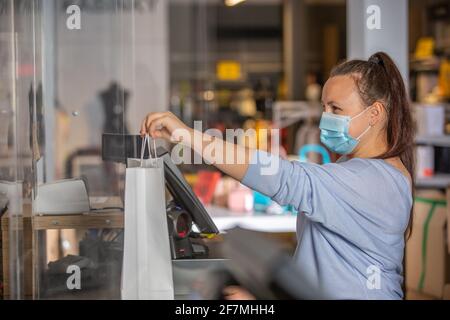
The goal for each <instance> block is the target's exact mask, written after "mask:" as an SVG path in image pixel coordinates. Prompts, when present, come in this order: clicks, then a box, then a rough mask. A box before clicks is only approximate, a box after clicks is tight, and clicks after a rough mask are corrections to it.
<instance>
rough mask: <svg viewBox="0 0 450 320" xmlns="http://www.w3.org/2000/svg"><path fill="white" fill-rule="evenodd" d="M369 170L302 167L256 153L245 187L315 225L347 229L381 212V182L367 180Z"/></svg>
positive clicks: (337, 166) (355, 165) (358, 165)
mask: <svg viewBox="0 0 450 320" xmlns="http://www.w3.org/2000/svg"><path fill="white" fill-rule="evenodd" d="M367 167H368V166H367V164H363V163H358V162H355V163H353V164H352V166H348V165H342V164H326V165H317V164H309V163H300V162H298V161H287V160H283V159H281V158H280V157H278V156H274V155H270V154H268V153H266V152H263V151H255V152H254V153H253V154H252V158H251V164H250V166H249V168H248V170H247V172H246V175H245V177H244V179H243V181H242V183H243V184H244V185H246V186H248V187H250V188H252V189H253V190H256V191H258V192H260V193H262V194H265V195H267V196H269V197H271V198H272V199H273V200H274V201H275V202H277V203H279V204H280V205H288V204H289V205H292V206H293V207H294V208H295V209H296V210H298V211H299V212H300V213H303V214H304V215H306V216H307V217H309V218H310V219H311V220H313V221H316V222H320V223H322V224H325V225H328V226H335V227H340V228H346V225H345V224H346V223H348V222H350V221H351V222H352V223H355V222H357V223H358V224H359V223H363V224H364V220H366V221H367V219H370V215H371V213H373V212H377V211H378V210H379V209H377V205H379V203H380V202H379V201H381V198H379V197H380V193H374V192H373V190H374V188H372V187H371V184H374V185H376V184H377V183H379V182H380V181H377V180H376V179H377V177H376V175H375V177H371V176H369V177H368V176H367V175H368V174H369V173H368V172H367V170H366V169H367ZM369 175H370V174H369ZM378 179H379V178H378ZM396 196H398V193H397V194H395V193H394V194H393V195H392V197H393V199H395V197H396ZM381 197H382V196H381ZM382 200H383V203H384V201H385V200H386V199H382ZM373 222H375V221H373Z"/></svg>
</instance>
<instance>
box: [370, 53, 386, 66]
mask: <svg viewBox="0 0 450 320" xmlns="http://www.w3.org/2000/svg"><path fill="white" fill-rule="evenodd" d="M368 62H369V63H373V64H376V65H379V66H381V67H383V66H384V63H383V59H381V57H380V56H379V55H378V54H374V55H372V56H371V57H370V58H369V60H368Z"/></svg>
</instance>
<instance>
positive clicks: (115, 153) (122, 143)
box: [102, 134, 219, 234]
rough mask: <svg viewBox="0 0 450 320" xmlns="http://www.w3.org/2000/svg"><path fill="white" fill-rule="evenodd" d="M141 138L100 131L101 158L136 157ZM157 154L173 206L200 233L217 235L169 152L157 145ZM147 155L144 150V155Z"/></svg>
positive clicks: (139, 148) (215, 228)
mask: <svg viewBox="0 0 450 320" xmlns="http://www.w3.org/2000/svg"><path fill="white" fill-rule="evenodd" d="M141 145H142V138H141V137H140V136H137V135H119V134H104V135H103V137H102V157H103V160H105V161H114V162H121V163H127V159H128V158H139V157H140V150H141ZM156 152H157V155H158V157H160V158H162V159H163V161H164V175H165V179H166V186H167V189H168V190H169V191H170V193H171V195H172V197H173V198H174V200H175V202H176V204H177V205H179V206H180V207H182V208H183V209H184V210H185V211H187V212H188V213H189V214H190V215H191V218H192V221H193V222H194V223H195V225H196V226H197V228H198V230H199V232H200V233H203V234H218V233H219V229H218V228H217V226H216V225H215V224H214V221H213V220H212V219H211V217H210V216H209V214H208V212H207V211H206V209H205V207H204V206H203V204H202V203H201V202H200V200H199V199H198V198H197V196H196V195H195V193H194V192H193V191H192V188H191V187H190V185H189V184H188V183H187V181H186V179H185V178H184V176H183V174H182V173H181V171H180V170H179V169H178V167H177V166H176V165H175V164H174V163H173V161H172V159H171V157H170V154H169V152H168V151H167V150H166V149H165V148H163V147H158V148H157V151H156ZM144 157H145V158H147V157H148V151H146V154H145V155H144Z"/></svg>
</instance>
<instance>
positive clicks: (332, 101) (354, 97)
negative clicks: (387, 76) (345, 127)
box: [322, 76, 370, 138]
mask: <svg viewBox="0 0 450 320" xmlns="http://www.w3.org/2000/svg"><path fill="white" fill-rule="evenodd" d="M322 105H323V109H324V112H329V113H333V114H336V115H341V116H350V117H351V118H353V117H355V116H357V115H359V114H360V113H361V112H363V111H364V105H363V103H362V101H361V98H360V96H359V92H358V88H357V87H356V85H355V81H354V80H353V79H352V78H351V77H350V76H336V77H332V78H330V79H328V81H327V82H326V83H325V86H324V87H323V91H322ZM369 122H370V112H366V113H364V114H362V115H361V116H360V117H358V118H356V119H354V120H352V121H351V122H350V128H349V133H350V135H351V136H352V137H354V138H356V137H358V136H359V135H361V134H362V133H363V132H364V131H365V130H366V129H367V128H368V126H369Z"/></svg>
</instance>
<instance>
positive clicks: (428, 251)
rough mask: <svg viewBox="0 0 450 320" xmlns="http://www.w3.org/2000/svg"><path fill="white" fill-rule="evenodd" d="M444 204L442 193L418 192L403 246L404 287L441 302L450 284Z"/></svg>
mask: <svg viewBox="0 0 450 320" xmlns="http://www.w3.org/2000/svg"><path fill="white" fill-rule="evenodd" d="M446 222H447V204H446V198H445V195H444V194H443V193H440V192H438V191H429V192H422V193H418V194H417V196H416V201H415V203H414V219H413V228H412V234H411V237H410V239H409V240H408V242H407V244H406V287H407V289H408V290H412V291H416V292H418V293H422V294H426V295H430V296H433V297H435V298H438V299H441V298H442V297H443V295H444V287H445V285H446V284H447V283H450V255H449V252H448V248H447V230H446Z"/></svg>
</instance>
